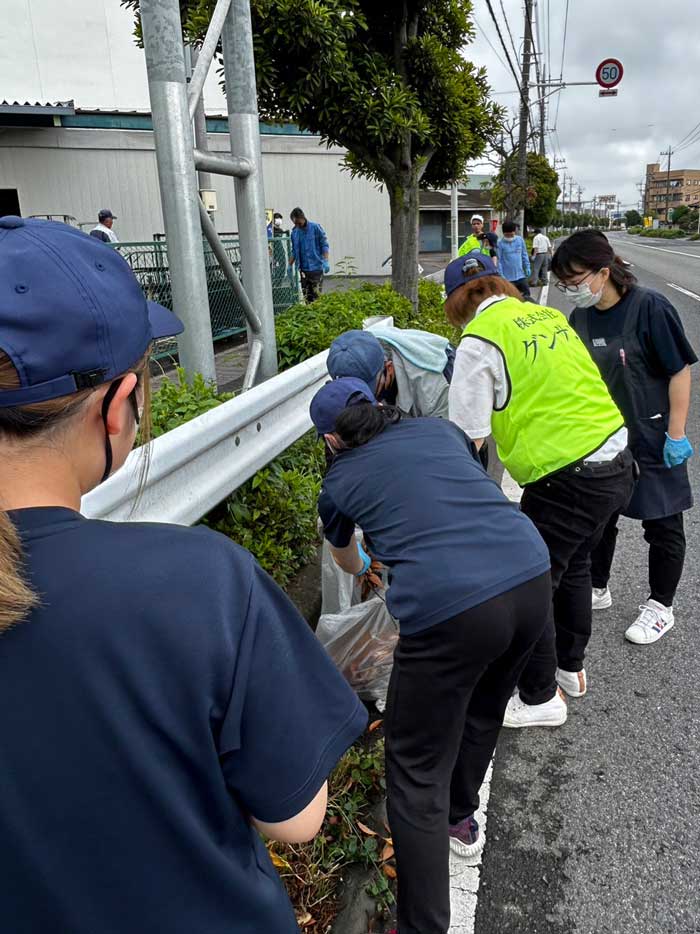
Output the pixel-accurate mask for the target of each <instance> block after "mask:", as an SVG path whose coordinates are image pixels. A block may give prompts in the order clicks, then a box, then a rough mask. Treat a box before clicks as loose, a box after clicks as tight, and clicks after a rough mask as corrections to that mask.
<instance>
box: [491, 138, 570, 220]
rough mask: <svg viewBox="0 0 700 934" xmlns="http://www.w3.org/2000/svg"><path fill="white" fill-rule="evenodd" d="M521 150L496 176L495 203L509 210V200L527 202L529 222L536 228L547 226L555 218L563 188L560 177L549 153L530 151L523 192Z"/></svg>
mask: <svg viewBox="0 0 700 934" xmlns="http://www.w3.org/2000/svg"><path fill="white" fill-rule="evenodd" d="M516 166H517V153H512V154H511V155H510V156H508V157H507V158H506V159H505V160H504V163H503V165H502V166H501V169H500V171H499V172H498V175H496V178H495V179H494V185H493V196H492V200H493V204H494V207H496V208H497V209H498V210H499V211H502V210H505V209H506V206H507V204H508V202H509V187H510V198H511V199H512V201H511V203H512V204H515V205H519V204H525V223H526V224H529V225H531V226H534V227H545V226H546V225H547V224H549V223H550V221H551V220H552V218H553V217H554V212H555V210H556V206H557V198H558V196H559V192H560V191H561V189H560V188H559V178H558V176H557V173H556V172H555V171H554V169H553V168H552V166H551V165H550V164H549V162H548V161H547V159H546V158H545V156H541V155H539V153H536V152H529V153H528V154H527V179H528V181H527V189H526V190H525V191H519V190H518V186H517V183H516V182H515V179H516Z"/></svg>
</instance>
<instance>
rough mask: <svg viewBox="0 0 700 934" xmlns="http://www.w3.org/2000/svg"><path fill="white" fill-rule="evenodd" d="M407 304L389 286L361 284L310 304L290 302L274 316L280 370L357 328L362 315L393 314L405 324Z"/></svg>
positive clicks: (398, 321) (408, 311)
mask: <svg viewBox="0 0 700 934" xmlns="http://www.w3.org/2000/svg"><path fill="white" fill-rule="evenodd" d="M410 314H411V303H410V302H409V301H408V299H406V298H403V297H402V296H401V295H399V294H398V292H395V291H394V290H393V289H392V288H391V286H390V285H383V286H372V285H365V286H362V287H360V288H359V289H350V290H348V291H346V292H331V293H329V294H327V295H322V296H321V297H320V298H318V299H317V300H316V301H315V302H312V303H311V304H310V305H294V306H292V308H288V309H287V310H286V311H284V312H282V314H280V315H278V316H277V319H276V321H275V328H276V332H277V349H278V354H279V365H280V369H281V370H286V369H287V368H288V367H290V366H294V365H295V364H296V363H301V361H302V360H307V359H308V358H309V357H313V356H314V354H317V353H320V352H321V351H322V350H325V349H326V348H327V347H328V346H329V345H330V343H331V342H332V341H333V339H334V338H336V337H337V336H338V335H339V334H342V333H343V331H349V330H352V329H353V328H361V327H362V322H363V320H364V319H365V318H370V317H372V316H374V315H393V316H394V323H395V324H396V325H397V326H398V327H406V324H407V322H408V319H409V317H410Z"/></svg>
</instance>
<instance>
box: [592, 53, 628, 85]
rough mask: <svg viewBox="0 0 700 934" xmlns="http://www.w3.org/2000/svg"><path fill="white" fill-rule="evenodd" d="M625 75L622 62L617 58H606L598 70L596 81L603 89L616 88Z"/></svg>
mask: <svg viewBox="0 0 700 934" xmlns="http://www.w3.org/2000/svg"><path fill="white" fill-rule="evenodd" d="M624 73H625V70H624V68H623V67H622V62H620V61H618V59H616V58H606V59H605V61H602V62H601V63H600V65H598V67H597V68H596V71H595V79H596V81H597V82H598V84H599V85H600V86H601V88H614V87H616V86H617V85H618V84H619V83H620V82H621V81H622V76H623V74H624Z"/></svg>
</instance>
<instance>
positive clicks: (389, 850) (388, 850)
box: [382, 843, 394, 862]
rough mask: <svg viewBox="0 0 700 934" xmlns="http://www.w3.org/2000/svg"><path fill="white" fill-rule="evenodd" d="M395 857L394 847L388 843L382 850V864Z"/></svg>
mask: <svg viewBox="0 0 700 934" xmlns="http://www.w3.org/2000/svg"><path fill="white" fill-rule="evenodd" d="M393 855H394V848H393V846H391V844H390V843H387V845H386V846H385V847H384V849H383V850H382V862H384V861H385V860H387V859H391V857H392V856H393Z"/></svg>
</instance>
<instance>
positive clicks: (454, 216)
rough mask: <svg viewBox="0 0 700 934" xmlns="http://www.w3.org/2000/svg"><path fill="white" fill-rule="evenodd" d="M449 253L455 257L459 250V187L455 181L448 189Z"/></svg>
mask: <svg viewBox="0 0 700 934" xmlns="http://www.w3.org/2000/svg"><path fill="white" fill-rule="evenodd" d="M450 231H451V242H450V255H451V256H452V259H457V252H458V251H459V243H458V241H459V188H458V187H457V182H452V187H451V189H450Z"/></svg>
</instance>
